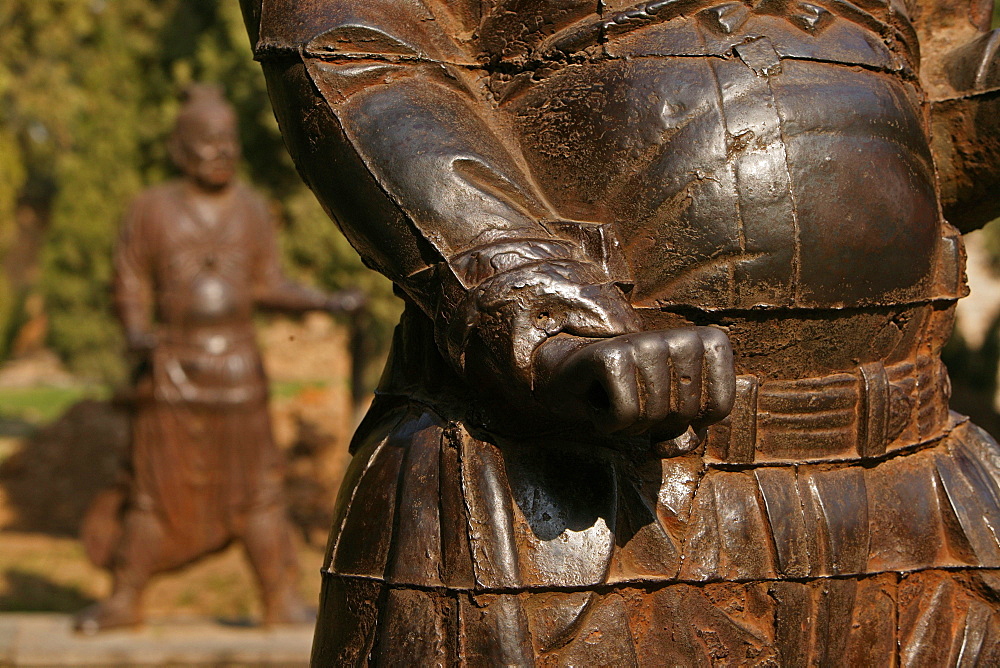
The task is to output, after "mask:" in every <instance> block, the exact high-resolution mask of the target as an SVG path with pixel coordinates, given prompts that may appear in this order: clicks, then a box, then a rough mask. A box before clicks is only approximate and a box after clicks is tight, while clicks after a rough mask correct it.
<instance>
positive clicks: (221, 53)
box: [0, 0, 400, 619]
mask: <svg viewBox="0 0 1000 668" xmlns="http://www.w3.org/2000/svg"><path fill="white" fill-rule="evenodd" d="M0 35H2V39H0V611H49V612H75V611H77V610H79V609H80V608H81V607H83V606H84V605H86V604H88V603H89V602H91V601H93V600H95V599H97V598H100V597H102V596H104V595H105V594H106V593H107V587H108V584H109V583H108V580H107V578H106V576H105V575H104V574H103V573H102V572H101V571H98V570H97V569H95V568H93V567H92V566H91V565H90V564H89V563H88V562H87V560H86V558H85V557H84V554H83V551H82V549H81V548H80V545H79V542H78V541H77V540H76V536H77V533H78V528H79V524H80V520H81V518H82V515H83V513H84V511H85V509H86V508H87V506H88V504H89V502H90V500H91V498H92V497H93V495H94V494H95V493H96V492H97V491H99V490H100V489H102V488H103V487H105V486H106V485H108V484H109V483H110V482H112V481H113V480H114V477H115V474H116V472H117V467H118V463H119V458H120V457H121V455H122V453H123V451H124V449H125V447H126V446H127V443H128V422H127V411H126V407H125V406H123V405H121V404H120V403H119V402H118V401H116V394H117V393H118V392H119V391H120V389H121V388H122V387H123V382H124V380H125V378H126V373H127V370H126V362H125V358H124V357H123V355H122V351H123V342H122V336H121V332H120V330H119V325H118V323H117V321H116V320H115V318H114V316H113V314H112V311H111V303H110V297H111V293H110V279H111V255H112V248H113V246H114V242H115V239H116V237H117V232H118V225H119V220H120V217H121V215H122V213H123V211H124V209H125V207H126V206H127V205H128V203H129V201H130V200H131V198H132V197H133V196H135V195H136V194H137V193H138V192H139V191H140V190H142V189H143V188H145V187H147V186H149V185H152V184H155V183H158V182H161V181H163V180H165V179H168V178H171V177H172V176H174V174H173V172H172V167H171V165H170V161H169V159H168V157H167V149H166V143H165V139H166V137H167V135H168V133H169V132H170V130H171V128H172V126H173V123H174V118H175V115H176V112H177V110H178V107H179V99H180V96H181V92H182V91H183V90H184V89H185V88H186V87H187V86H188V85H189V84H191V83H192V82H217V83H219V84H220V85H221V86H222V87H223V88H224V90H225V92H226V95H227V97H228V98H229V99H230V100H231V101H232V103H233V104H234V105H235V107H236V109H237V112H238V114H239V121H240V134H241V140H242V144H243V150H244V160H243V165H242V169H243V174H242V177H243V178H244V179H245V180H246V181H248V182H250V183H251V184H253V185H254V186H255V187H256V188H258V189H259V190H261V191H263V193H264V194H265V195H267V196H268V197H269V198H270V200H271V202H272V203H273V207H274V215H275V218H276V219H277V220H278V221H279V223H280V228H281V229H280V234H281V241H282V245H283V251H284V258H285V265H286V271H287V272H288V273H289V274H290V275H291V276H292V277H294V278H296V279H298V280H301V281H304V282H307V283H312V284H314V285H317V286H320V287H322V288H325V289H328V290H337V289H340V288H346V287H359V288H361V289H362V290H364V291H365V292H366V293H367V294H368V295H369V297H370V302H369V308H368V313H367V314H366V316H365V318H366V319H365V322H364V323H363V327H362V328H363V331H364V340H363V341H362V342H361V343H362V344H363V346H362V348H363V349H364V350H363V352H364V356H363V357H364V359H363V360H362V367H363V368H361V369H360V372H361V373H360V374H354V375H355V376H357V377H355V378H352V358H351V353H352V352H356V350H354V351H352V349H351V348H352V346H351V343H350V329H351V323H349V322H347V321H346V320H335V319H332V318H330V317H329V316H326V315H323V314H311V315H308V316H305V317H303V318H287V317H278V316H267V315H262V316H261V317H260V322H259V325H260V326H259V328H258V331H259V336H260V339H261V345H262V347H263V349H264V354H265V363H266V366H267V368H268V372H269V374H270V377H271V380H272V397H273V399H272V402H271V404H272V405H271V410H272V413H273V417H274V423H275V431H276V437H277V440H278V442H279V444H280V445H281V447H282V448H284V449H285V452H286V454H287V457H288V460H289V467H288V480H287V483H288V485H287V486H288V492H289V498H290V501H291V513H292V515H293V519H294V521H295V523H296V526H297V527H298V528H299V529H300V536H301V541H300V542H301V549H302V562H303V563H302V566H303V568H302V571H303V583H302V586H303V589H304V592H305V593H306V595H307V596H308V600H310V601H314V600H316V594H317V592H318V587H319V583H318V578H317V577H316V572H317V570H318V569H319V566H320V560H321V556H322V547H323V545H324V542H325V540H326V534H327V531H328V529H329V524H330V511H331V510H332V506H333V502H334V499H335V495H336V488H337V485H338V484H339V481H340V477H341V475H342V471H343V467H344V465H345V464H346V462H347V459H348V455H347V441H348V439H349V437H350V434H351V432H352V430H353V427H354V426H355V420H356V418H357V410H358V408H359V406H358V405H357V402H356V401H355V400H354V399H355V398H352V394H351V389H352V388H351V385H352V381H353V382H354V383H356V384H359V385H360V386H361V390H362V391H361V392H360V394H361V395H362V396H361V397H360V398H361V399H362V401H363V395H364V394H365V393H366V392H368V391H370V389H371V388H372V387H374V384H375V382H376V380H377V378H378V374H379V372H380V370H381V369H380V367H381V363H382V358H383V357H384V351H385V347H386V344H387V342H388V338H389V336H390V334H391V330H392V327H393V325H394V324H395V320H396V319H397V317H398V313H399V310H400V305H399V304H398V300H396V298H395V297H394V296H393V295H392V290H391V285H390V284H389V283H388V281H386V280H385V279H383V278H382V277H381V276H379V275H377V274H375V273H374V272H371V271H369V270H367V269H365V268H364V267H363V266H362V264H361V262H360V260H359V259H358V257H357V255H356V254H355V253H354V251H353V250H352V249H351V248H350V246H349V245H348V244H347V242H346V241H345V240H344V238H343V236H342V235H341V234H340V233H339V232H338V231H337V229H336V227H335V226H334V225H333V224H332V223H331V222H330V220H329V219H328V218H327V216H326V215H325V214H324V213H323V211H322V210H321V209H320V207H319V205H318V204H317V203H316V201H315V199H314V198H313V196H312V195H311V194H310V192H309V191H308V190H307V189H306V188H305V186H304V185H303V184H302V181H301V179H300V178H299V176H298V175H297V174H296V172H295V169H294V167H293V166H292V163H291V160H290V159H289V157H288V156H287V154H286V152H285V150H284V147H283V144H282V141H281V136H280V134H279V132H278V129H277V126H276V124H275V121H274V118H273V116H272V114H271V109H270V106H269V103H268V99H267V93H266V91H265V88H264V81H263V76H262V74H261V70H260V66H259V65H258V64H257V63H255V62H253V59H252V54H251V51H250V45H249V42H248V39H247V36H246V30H245V28H244V26H243V21H242V17H241V15H240V10H239V5H238V3H237V2H236V0H197V1H192V0H160V1H156V2H151V1H150V0H3V2H0ZM355 324H357V323H355ZM356 343H357V342H356ZM357 347H358V346H356V345H355V346H354V348H355V349H356V348H357ZM148 601H149V606H148V608H149V609H148V614H149V616H150V617H155V616H157V615H163V614H192V615H203V616H213V617H220V618H232V619H235V618H253V617H254V616H255V615H256V614H257V613H258V612H259V607H258V602H257V599H256V587H255V586H253V582H252V580H251V576H250V573H249V572H248V570H247V569H246V568H245V565H244V563H243V559H242V556H241V554H240V551H239V549H238V548H234V549H231V550H229V551H227V552H225V553H223V554H221V555H219V556H217V557H213V558H211V559H209V560H206V561H205V562H202V563H200V564H198V565H197V566H196V567H195V568H193V569H189V570H185V571H183V572H181V573H179V574H176V575H168V576H165V577H162V578H160V579H158V580H157V583H156V585H155V586H154V587H153V589H152V590H151V591H150V593H149V595H148Z"/></svg>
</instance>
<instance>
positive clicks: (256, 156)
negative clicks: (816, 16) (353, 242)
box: [0, 0, 1000, 619]
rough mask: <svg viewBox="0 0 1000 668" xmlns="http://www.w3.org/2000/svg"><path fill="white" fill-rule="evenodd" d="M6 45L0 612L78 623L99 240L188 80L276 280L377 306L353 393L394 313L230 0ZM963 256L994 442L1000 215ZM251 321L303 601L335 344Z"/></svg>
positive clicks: (116, 414)
mask: <svg viewBox="0 0 1000 668" xmlns="http://www.w3.org/2000/svg"><path fill="white" fill-rule="evenodd" d="M995 21H997V24H998V25H1000V12H998V13H997V16H996V17H995ZM0 36H2V38H0V612H2V611H21V612H23V611H48V612H75V611H76V610H78V609H80V608H81V607H83V606H84V605H86V604H88V603H90V602H92V601H94V600H95V599H97V598H99V597H101V596H103V595H105V594H106V591H107V587H108V581H107V578H106V577H105V576H104V574H103V573H101V572H100V571H98V570H96V569H95V568H93V567H92V566H90V565H89V563H88V562H87V561H86V559H85V557H84V554H83V550H82V548H81V547H80V545H79V543H78V541H77V540H76V535H77V531H78V527H79V522H80V519H81V517H82V514H83V512H84V509H85V508H86V507H87V504H88V503H89V501H90V499H91V498H92V496H93V494H94V493H95V492H97V491H98V490H99V489H101V488H103V487H104V486H106V485H107V484H108V483H109V482H110V481H111V480H112V479H113V477H114V474H115V471H116V467H117V464H118V458H119V456H120V454H121V453H122V451H123V449H124V448H125V447H126V444H127V413H126V412H125V410H124V408H123V407H122V406H121V405H120V404H119V403H118V402H116V401H115V395H116V392H117V391H118V390H119V389H120V388H121V387H122V383H123V381H124V379H125V376H126V368H125V362H124V358H123V356H122V340H121V334H120V331H119V328H118V325H117V322H116V321H115V319H114V317H113V315H112V312H111V304H110V290H109V284H110V279H111V252H112V247H113V244H114V241H115V238H116V234H117V227H118V222H119V218H120V216H121V214H122V212H123V210H124V208H125V206H126V205H127V204H128V202H129V200H130V199H131V198H132V197H133V196H134V195H135V194H137V193H138V192H139V191H140V190H142V189H143V188H145V187H146V186H149V185H151V184H154V183H158V182H161V181H163V180H164V179H167V178H169V177H171V176H172V173H171V168H170V166H169V160H168V159H167V155H166V144H165V138H166V136H167V134H168V132H169V130H170V128H171V127H172V124H173V121H174V117H175V114H176V112H177V109H178V106H179V101H178V100H179V96H180V93H181V91H182V90H183V89H184V88H185V87H186V86H187V85H189V84H190V83H192V82H196V81H200V82H217V83H219V84H220V85H221V86H222V87H223V88H224V89H225V91H226V93H227V96H228V97H229V99H230V100H231V101H232V102H233V104H234V105H235V106H236V108H237V110H238V113H239V118H240V132H241V136H242V142H243V149H244V163H243V170H244V173H243V177H244V178H245V179H246V180H247V181H249V182H250V183H252V184H253V185H254V186H255V187H257V188H258V189H260V190H262V191H263V192H265V193H266V194H267V195H268V196H269V197H270V199H271V201H272V202H273V206H274V213H275V217H276V219H277V220H279V221H280V224H281V238H282V244H283V250H284V257H285V262H286V269H287V271H288V272H289V274H291V275H292V276H293V277H295V278H297V279H299V280H302V281H305V282H310V283H312V284H314V285H317V286H321V287H323V288H326V289H330V290H336V289H340V288H345V287H351V286H357V287H360V288H362V289H363V290H364V291H365V292H366V293H368V295H369V296H370V300H371V301H370V309H369V310H370V314H369V315H368V321H367V322H366V323H365V349H366V353H365V356H364V357H365V360H366V361H365V363H364V365H363V367H364V368H363V369H362V373H361V374H360V376H359V378H360V380H359V382H360V385H361V386H362V387H364V388H371V387H373V386H374V382H375V380H376V378H377V375H378V372H379V370H380V366H381V361H382V357H383V355H384V351H385V347H386V344H387V341H388V338H389V335H390V332H391V328H392V326H393V324H394V323H395V320H396V318H397V316H398V313H399V310H400V305H399V303H398V301H397V300H396V298H395V297H393V295H392V291H391V286H390V285H389V284H388V282H387V281H386V280H385V279H383V278H381V277H380V276H378V275H376V274H374V273H373V272H370V271H368V270H367V269H365V268H364V267H363V266H362V265H361V263H360V261H359V260H358V258H357V256H356V254H355V253H354V251H353V250H352V249H351V248H350V247H349V246H348V244H347V242H346V241H345V240H344V239H343V237H342V236H341V235H340V233H339V232H338V231H337V230H336V228H335V226H334V225H333V224H332V223H331V222H330V221H329V220H328V218H327V217H326V215H325V214H324V213H323V212H322V210H321V209H320V208H319V206H318V204H317V203H316V202H315V200H314V198H313V197H312V195H311V194H310V193H309V191H308V190H307V189H306V188H305V187H304V186H303V185H302V182H301V180H300V179H299V177H298V175H297V174H296V173H295V170H294V168H293V166H292V164H291V161H290V159H289V158H288V156H287V155H286V153H285V151H284V148H283V146H282V142H281V137H280V135H279V133H278V129H277V127H276V125H275V122H274V119H273V117H272V115H271V111H270V107H269V105H268V101H267V94H266V92H265V89H264V83H263V78H262V75H261V72H260V68H259V66H258V65H257V64H256V63H254V62H253V60H252V57H251V53H250V48H249V44H248V41H247V37H246V33H245V30H244V27H243V24H242V19H241V16H240V12H239V8H238V4H237V2H236V0H158V1H151V0H3V1H2V2H0ZM998 196H1000V194H998ZM969 248H970V263H969V274H970V282H971V284H972V290H973V292H972V296H971V297H970V298H969V299H968V300H966V301H965V302H964V303H963V305H962V309H961V315H960V326H959V328H958V329H957V331H956V335H955V337H954V339H953V340H952V341H951V343H950V344H949V346H948V349H947V351H946V360H947V362H948V363H949V367H950V368H951V371H952V379H953V384H954V407H955V408H956V410H958V411H960V412H963V413H966V414H969V415H971V416H973V417H974V418H975V419H976V420H977V421H978V422H979V424H981V425H982V426H984V427H985V428H987V429H988V430H990V431H991V432H992V433H994V434H998V435H1000V412H998V411H1000V397H998V394H997V392H998V382H997V378H998V363H1000V224H998V223H993V224H991V225H989V226H988V227H987V228H986V229H984V230H982V231H979V232H976V233H974V234H973V235H970V236H969ZM260 324H261V327H260V330H259V331H260V337H261V343H262V346H263V348H264V351H265V359H266V363H267V366H268V370H269V372H270V374H271V379H272V393H273V401H272V406H271V410H272V412H273V415H274V420H275V428H276V432H277V434H276V435H277V439H278V441H279V443H280V445H281V446H282V447H283V448H284V449H285V451H286V453H287V455H288V458H289V462H290V465H289V475H288V481H287V482H288V490H289V498H290V499H291V512H292V515H293V518H294V520H295V522H296V525H297V526H298V527H299V529H300V545H301V550H302V554H303V583H302V587H303V591H304V593H306V595H307V596H308V597H309V598H310V600H315V596H316V592H317V591H318V578H316V577H315V573H316V569H318V567H319V563H320V556H321V551H322V545H323V541H324V540H325V536H326V532H327V528H328V525H329V520H330V511H331V509H332V505H333V500H334V497H335V492H336V487H337V485H338V483H339V480H340V476H341V475H342V471H343V466H344V464H345V463H346V461H347V454H346V444H347V439H348V438H349V435H350V433H351V431H352V429H353V426H354V422H355V420H356V416H357V405H356V402H355V400H354V399H352V397H351V391H350V390H351V376H352V370H351V354H350V350H349V349H350V345H349V331H348V327H347V324H346V323H345V322H344V321H336V320H333V319H331V318H329V317H327V316H324V315H317V314H314V315H310V316H307V317H304V318H299V319H289V318H283V317H281V318H279V317H270V316H262V317H261V322H260ZM356 375H357V374H356ZM362 394H363V393H362ZM148 600H149V602H150V605H149V609H148V613H149V615H150V616H155V615H158V614H177V613H190V614H194V615H205V616H212V617H217V618H229V619H242V618H252V617H253V616H254V615H256V614H257V613H258V612H259V607H258V603H257V601H256V594H255V587H253V586H252V582H251V580H250V574H249V572H248V570H247V569H246V568H245V567H244V564H243V563H242V559H241V557H240V555H239V553H238V551H234V550H229V551H227V552H225V553H223V554H221V555H218V556H217V557H213V558H211V559H209V560H206V561H205V562H203V563H201V564H199V565H197V566H196V567H195V568H192V569H189V570H186V571H184V572H182V573H179V574H174V575H168V576H164V577H162V578H160V579H159V580H158V581H157V582H156V584H155V586H154V587H153V589H152V591H151V592H150V594H149V597H148Z"/></svg>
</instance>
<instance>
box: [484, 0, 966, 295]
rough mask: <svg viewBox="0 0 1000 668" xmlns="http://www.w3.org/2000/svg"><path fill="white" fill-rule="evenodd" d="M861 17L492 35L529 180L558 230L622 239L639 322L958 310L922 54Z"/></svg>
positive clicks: (680, 19)
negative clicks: (868, 309) (766, 313)
mask: <svg viewBox="0 0 1000 668" xmlns="http://www.w3.org/2000/svg"><path fill="white" fill-rule="evenodd" d="M866 4H869V5H872V8H871V11H866V10H864V9H862V8H860V7H858V6H856V5H853V4H850V3H845V2H837V1H833V2H828V1H817V2H816V3H811V2H798V1H795V2H791V1H789V2H784V1H780V2H778V1H772V2H757V3H753V5H752V6H751V5H750V4H749V3H743V2H727V3H722V4H720V3H717V2H694V1H688V2H679V1H670V0H665V1H660V2H652V3H646V4H644V5H640V6H637V7H633V8H631V9H626V10H623V11H621V12H619V13H617V14H615V13H611V12H608V13H606V14H605V15H604V16H602V17H594V16H590V17H589V18H588V17H586V16H584V17H582V18H580V17H577V16H570V15H571V14H572V12H570V11H569V9H568V8H563V9H562V10H560V11H559V12H556V13H554V14H553V16H555V17H556V20H553V21H551V22H548V23H545V22H540V23H539V24H538V25H539V29H538V30H537V31H535V32H534V33H530V34H520V35H517V36H516V38H515V37H514V36H513V33H512V32H511V29H509V28H505V26H504V25H502V23H503V22H502V21H501V20H499V19H496V20H493V19H491V18H489V17H488V18H487V19H485V20H484V22H483V31H484V32H483V34H482V36H481V43H482V44H483V45H484V46H485V47H488V48H491V49H493V51H491V52H490V53H488V54H487V57H489V58H492V59H493V60H494V61H496V62H498V63H500V64H502V65H504V66H502V67H497V68H496V69H495V70H494V73H493V74H491V76H490V81H489V87H490V90H491V91H492V93H493V95H494V96H495V98H496V99H497V101H498V104H499V108H500V110H501V113H502V114H504V116H505V117H506V119H507V121H508V122H509V123H510V125H511V126H512V127H513V128H514V134H515V135H516V136H517V137H518V139H519V141H520V144H521V145H520V149H521V151H522V152H523V154H524V156H525V158H526V160H527V162H528V164H529V166H530V168H531V171H532V172H533V174H534V176H535V177H536V179H537V180H538V182H539V183H540V185H541V187H542V189H543V190H544V191H545V192H546V195H547V196H548V197H549V198H550V200H551V202H552V203H553V205H554V206H555V207H556V209H557V210H559V211H560V213H561V214H563V215H565V216H567V217H570V218H575V219H580V220H595V221H600V222H611V223H613V225H614V227H615V229H616V231H617V233H618V236H619V238H620V241H621V243H622V247H623V249H624V251H625V255H626V259H627V261H628V263H629V265H630V266H631V269H632V275H633V277H634V279H635V284H636V288H635V291H634V294H633V299H634V302H635V303H636V305H637V306H640V307H642V306H648V307H671V306H697V307H699V308H705V309H750V308H759V307H777V308H782V307H788V308H793V307H794V308H831V307H843V306H848V307H851V306H860V307H865V306H879V305H888V304H901V303H910V302H919V301H924V300H927V299H933V298H937V297H953V296H954V295H955V294H956V293H957V290H958V269H957V267H958V245H957V243H956V242H955V241H954V240H953V239H943V240H942V238H941V237H942V232H943V225H942V222H941V220H940V217H939V213H938V212H939V207H938V196H937V192H936V184H935V176H934V167H933V161H932V158H931V154H930V151H929V148H928V140H927V130H926V127H925V124H924V119H923V109H922V101H921V91H920V89H919V87H918V84H917V83H916V79H915V75H914V68H915V65H914V64H915V62H916V60H917V57H916V56H915V54H914V50H915V44H916V41H915V38H914V37H913V36H912V29H910V28H909V24H908V23H907V22H906V21H905V17H903V16H902V14H901V13H899V12H898V11H895V10H893V9H892V8H891V7H888V6H885V5H884V4H883V3H879V2H874V1H873V2H870V3H866ZM581 11H582V9H581ZM561 16H567V17H568V18H569V19H570V20H567V21H566V23H567V25H565V26H563V27H558V24H559V21H558V17H561ZM519 20H520V25H529V26H530V25H534V24H532V23H531V22H526V21H524V19H523V15H522V16H521V17H520V19H519ZM551 26H556V27H554V28H551V29H548V30H546V28H547V27H551ZM491 29H493V30H494V32H492V33H491V32H490V30H491Z"/></svg>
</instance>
